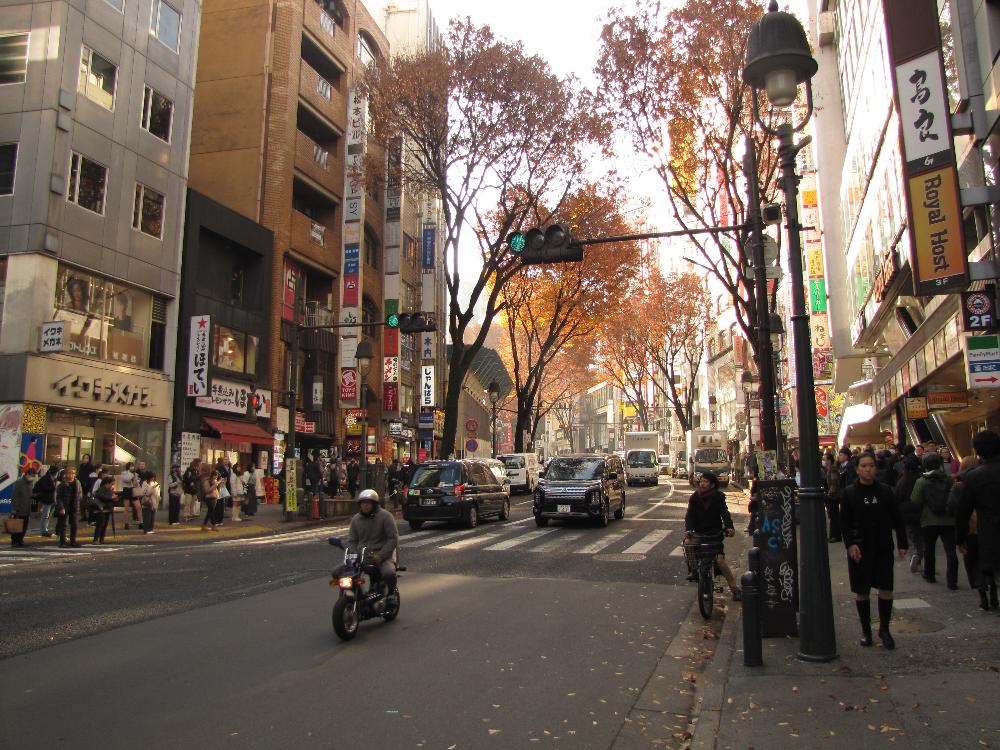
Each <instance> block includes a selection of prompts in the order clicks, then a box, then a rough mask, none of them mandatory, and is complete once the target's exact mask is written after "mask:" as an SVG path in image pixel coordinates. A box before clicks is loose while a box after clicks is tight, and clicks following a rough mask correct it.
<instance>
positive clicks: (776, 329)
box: [768, 313, 786, 466]
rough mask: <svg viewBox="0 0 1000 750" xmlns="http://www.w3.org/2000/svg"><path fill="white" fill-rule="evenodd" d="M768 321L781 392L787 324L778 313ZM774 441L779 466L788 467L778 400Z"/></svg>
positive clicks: (775, 412)
mask: <svg viewBox="0 0 1000 750" xmlns="http://www.w3.org/2000/svg"><path fill="white" fill-rule="evenodd" d="M768 319H769V321H770V322H769V323H768V329H769V330H770V332H771V352H772V355H773V361H772V363H771V366H772V367H773V368H774V387H775V389H776V390H780V389H781V368H780V367H779V362H780V359H781V358H780V356H779V352H781V350H782V349H784V348H785V324H784V323H783V322H782V321H781V316H780V315H778V313H771V314H770V315H769V316H768ZM774 439H775V445H776V447H777V451H778V466H786V463H785V438H784V435H782V432H781V409H779V408H778V406H777V399H776V400H775V409H774Z"/></svg>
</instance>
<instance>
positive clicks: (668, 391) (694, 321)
mask: <svg viewBox="0 0 1000 750" xmlns="http://www.w3.org/2000/svg"><path fill="white" fill-rule="evenodd" d="M642 317H643V324H645V325H649V326H651V327H652V328H653V331H654V335H653V336H652V337H651V338H650V344H651V347H650V350H649V359H650V362H651V363H652V365H653V368H654V370H655V371H658V373H659V375H660V377H656V378H654V379H653V383H654V384H655V386H656V388H657V390H658V391H660V392H661V393H662V394H663V395H664V397H665V398H666V400H667V403H669V404H670V406H671V407H672V409H673V411H674V414H676V415H677V419H678V421H679V422H680V424H681V429H682V430H684V431H685V432H686V431H688V430H690V429H692V427H693V424H694V419H693V416H694V401H695V383H696V382H697V381H696V377H695V376H696V375H697V373H698V370H699V369H700V368H701V366H702V363H703V362H704V356H705V349H706V344H707V337H708V334H707V332H708V331H709V330H710V329H711V326H712V324H713V320H712V314H711V299H710V297H709V294H708V288H707V285H706V284H705V279H704V278H702V277H701V276H699V275H698V274H695V273H691V272H686V273H680V274H676V273H673V274H669V275H668V276H666V277H664V276H662V275H661V274H660V273H659V272H658V271H654V272H653V273H652V274H651V278H650V281H649V294H648V295H647V296H646V300H645V305H644V309H643V315H642Z"/></svg>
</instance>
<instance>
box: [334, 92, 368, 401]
mask: <svg viewBox="0 0 1000 750" xmlns="http://www.w3.org/2000/svg"><path fill="white" fill-rule="evenodd" d="M367 130H368V100H367V98H366V97H365V95H364V93H363V92H362V91H361V89H360V88H358V87H357V86H353V87H351V89H350V91H349V93H348V97H347V134H346V135H347V137H346V138H345V139H344V140H345V142H346V143H345V149H346V153H345V155H344V214H343V215H344V224H343V243H344V244H343V258H342V268H343V273H344V276H343V281H342V288H341V297H340V300H341V305H340V307H341V312H340V321H341V323H347V324H348V325H351V326H353V325H355V324H357V323H358V322H360V321H361V289H362V288H363V286H364V266H363V265H362V263H361V243H362V241H363V232H362V222H363V220H364V215H365V169H364V164H365V139H366V136H367ZM360 335H361V333H360V330H359V329H358V328H345V329H344V337H343V340H342V342H341V349H340V366H341V370H340V388H339V394H338V395H339V396H340V405H341V407H346V406H355V405H356V404H357V403H358V400H357V399H358V389H357V372H356V371H355V370H354V369H353V365H354V360H353V357H354V352H355V351H356V350H357V344H358V339H359V336H360Z"/></svg>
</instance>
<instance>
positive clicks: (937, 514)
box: [910, 451, 958, 591]
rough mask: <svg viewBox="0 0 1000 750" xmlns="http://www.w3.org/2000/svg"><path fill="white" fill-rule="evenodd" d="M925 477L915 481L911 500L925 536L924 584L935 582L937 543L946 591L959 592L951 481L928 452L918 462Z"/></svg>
mask: <svg viewBox="0 0 1000 750" xmlns="http://www.w3.org/2000/svg"><path fill="white" fill-rule="evenodd" d="M920 461H921V464H923V468H924V473H923V474H922V475H921V476H919V477H917V482H916V484H914V485H913V494H912V495H911V496H910V499H911V500H913V504H914V505H916V506H917V507H918V508H920V509H921V510H920V528H921V529H922V530H923V534H924V580H925V581H927V582H928V583H934V582H935V580H936V579H935V571H934V568H935V554H934V548H935V547H936V546H937V540H938V539H939V538H940V539H941V545H942V546H943V547H944V554H945V559H946V561H947V563H946V567H945V579H946V581H947V583H948V588H949V589H951V590H952V591H955V590H957V589H958V555H957V554H956V553H955V517H954V516H953V515H951V514H950V513H949V512H948V496H949V495H950V494H951V486H952V484H953V483H954V480H952V478H951V477H950V476H949V475H948V473H947V472H946V471H945V470H944V466H943V461H942V460H941V454H940V453H938V452H937V451H927V452H926V453H924V457H923V458H922V459H920Z"/></svg>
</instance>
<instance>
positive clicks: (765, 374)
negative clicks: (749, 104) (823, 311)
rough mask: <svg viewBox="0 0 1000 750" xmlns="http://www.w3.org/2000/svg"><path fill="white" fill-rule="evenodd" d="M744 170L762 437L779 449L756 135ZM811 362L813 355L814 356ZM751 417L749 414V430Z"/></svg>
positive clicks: (769, 446) (764, 442)
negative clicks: (775, 424) (755, 324)
mask: <svg viewBox="0 0 1000 750" xmlns="http://www.w3.org/2000/svg"><path fill="white" fill-rule="evenodd" d="M743 173H744V176H745V177H746V181H747V230H748V231H747V239H748V244H749V250H750V259H751V262H752V263H753V281H754V297H755V301H756V305H755V310H756V316H757V347H756V348H757V371H758V372H759V373H760V440H761V444H762V446H763V449H764V450H766V451H773V450H777V448H778V435H777V431H776V430H775V426H774V423H775V408H774V369H773V361H774V351H773V347H772V346H771V324H770V310H769V308H768V304H767V277H766V275H765V274H766V269H765V266H764V220H763V218H761V215H760V190H759V188H758V187H757V180H758V175H757V152H756V150H755V149H754V143H753V139H751V138H750V137H749V136H748V137H747V139H746V150H745V152H744V154H743ZM809 361H810V362H811V361H812V359H811V358H810V360H809ZM749 426H750V421H749V417H748V418H747V428H748V430H749Z"/></svg>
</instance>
